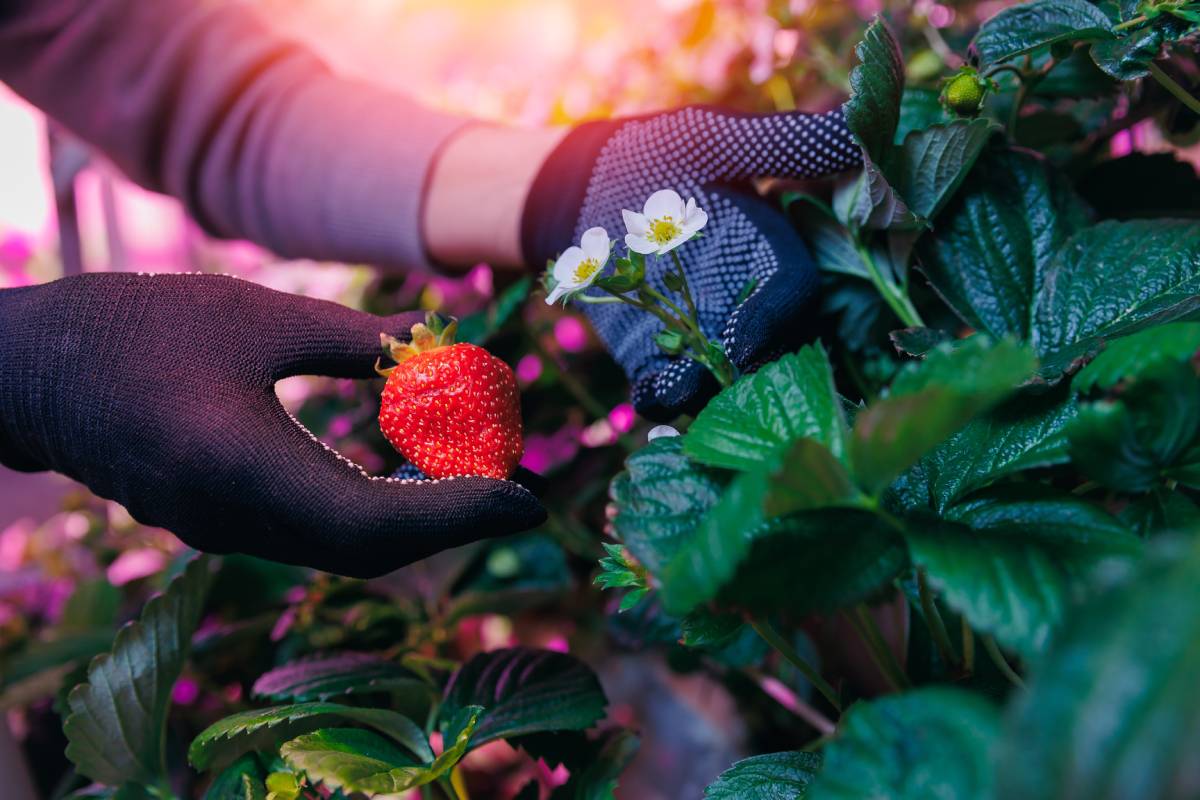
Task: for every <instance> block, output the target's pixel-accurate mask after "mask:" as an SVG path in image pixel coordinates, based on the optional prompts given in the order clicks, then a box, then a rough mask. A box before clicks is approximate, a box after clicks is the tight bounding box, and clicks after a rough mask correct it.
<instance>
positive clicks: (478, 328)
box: [458, 277, 533, 345]
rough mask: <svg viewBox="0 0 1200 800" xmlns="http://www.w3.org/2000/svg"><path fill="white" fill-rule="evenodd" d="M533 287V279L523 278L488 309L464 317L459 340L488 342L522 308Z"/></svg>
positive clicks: (505, 291)
mask: <svg viewBox="0 0 1200 800" xmlns="http://www.w3.org/2000/svg"><path fill="white" fill-rule="evenodd" d="M532 289H533V280H532V279H531V278H528V277H525V278H521V279H520V280H519V281H517V282H516V283H514V284H513V285H512V286H509V287H508V288H507V289H505V290H504V291H503V292H502V293H501V294H500V296H499V297H497V298H496V302H495V303H493V304H492V305H491V307H489V308H488V309H487V310H486V311H482V312H479V313H477V314H471V315H469V316H466V317H463V318H462V319H461V320H459V322H458V340H459V341H460V342H470V343H472V344H479V345H482V344H484V343H485V342H487V341H488V340H489V339H491V338H492V337H493V336H495V335H496V334H497V333H498V332H499V331H500V329H501V328H503V327H504V325H505V324H506V323H507V322H508V321H509V320H510V319H512V317H513V315H514V314H516V312H517V311H519V310H520V308H521V306H522V304H524V302H525V300H526V298H528V297H529V292H530V291H531V290H532Z"/></svg>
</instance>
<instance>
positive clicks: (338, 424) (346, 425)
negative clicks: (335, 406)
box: [329, 414, 354, 439]
mask: <svg viewBox="0 0 1200 800" xmlns="http://www.w3.org/2000/svg"><path fill="white" fill-rule="evenodd" d="M353 427H354V425H353V423H352V422H351V421H350V418H349V417H348V416H346V415H345V414H338V415H337V416H336V417H334V418H333V419H331V420H329V435H330V436H331V437H333V438H334V439H341V438H342V437H343V436H348V435H349V434H350V431H351V429H352V428H353Z"/></svg>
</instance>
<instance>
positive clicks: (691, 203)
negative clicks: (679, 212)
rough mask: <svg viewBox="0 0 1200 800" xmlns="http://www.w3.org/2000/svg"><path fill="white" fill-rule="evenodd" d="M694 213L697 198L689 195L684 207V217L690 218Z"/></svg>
mask: <svg viewBox="0 0 1200 800" xmlns="http://www.w3.org/2000/svg"><path fill="white" fill-rule="evenodd" d="M694 213H696V198H694V197H689V198H688V201H687V205H686V206H684V207H683V218H684V219H688V218H689V217H691V216H692V214H694Z"/></svg>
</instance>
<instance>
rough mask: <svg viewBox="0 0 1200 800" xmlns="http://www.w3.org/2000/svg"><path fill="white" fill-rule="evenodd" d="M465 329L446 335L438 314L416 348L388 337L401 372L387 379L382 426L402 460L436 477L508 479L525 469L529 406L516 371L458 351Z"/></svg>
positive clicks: (419, 329) (416, 337) (471, 350)
mask: <svg viewBox="0 0 1200 800" xmlns="http://www.w3.org/2000/svg"><path fill="white" fill-rule="evenodd" d="M457 327H458V325H457V323H455V322H451V323H450V324H449V325H448V326H446V327H445V328H444V329H443V328H442V324H441V320H440V319H439V318H438V317H437V315H435V314H430V315H429V317H428V319H427V320H426V323H425V324H420V323H418V324H417V325H414V326H413V329H412V342H411V343H405V342H400V341H397V340H396V339H393V338H392V337H390V336H387V335H383V336H381V337H380V338H381V340H382V342H383V346H384V349H385V351H387V353H388V354H389V355H390V356H391V357H392V358H393V359H395V361H396V366H394V367H391V368H389V369H380V368H379V366H378V364H377V365H376V370H377V371H378V372H379V374H380V375H385V376H387V379H388V380H387V385H386V386H384V388H383V405H382V407H381V408H380V409H379V427H380V429H381V430H382V431H383V435H384V436H386V437H387V440H388V441H389V442H391V443H392V446H393V447H395V448H396V449H397V450H399V451H400V453H401V454H402V455H403V456H404V457H405V458H407V459H408V460H409V461H411V462H412V463H413V464H415V465H417V467H419V468H420V469H421V471H422V472H424V473H425V474H426V475H428V476H429V477H431V478H447V477H450V476H452V475H482V476H485V477H488V478H507V477H509V476H510V475H512V473H513V471H514V470H515V469H516V468H517V462H518V461H520V460H521V453H522V452H523V450H524V445H523V444H522V441H521V399H520V396H519V394H518V393H517V379H516V377H515V376H514V375H513V373H512V370H511V369H509V367H508V365H507V364H505V363H504V362H503V361H501V360H500V359H498V358H496V357H495V356H494V355H492V354H491V353H489V352H488V351H487V350H484V349H483V348H482V347H477V346H475V345H473V344H466V343H462V344H454V332H455V329H456V328H457Z"/></svg>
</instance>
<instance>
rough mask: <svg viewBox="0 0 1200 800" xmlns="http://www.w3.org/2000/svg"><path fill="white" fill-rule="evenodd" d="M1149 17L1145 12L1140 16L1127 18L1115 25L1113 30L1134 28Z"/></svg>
mask: <svg viewBox="0 0 1200 800" xmlns="http://www.w3.org/2000/svg"><path fill="white" fill-rule="evenodd" d="M1147 19H1149V17H1147V16H1146V15H1145V14H1139V15H1138V16H1136V17H1134V18H1133V19H1127V20H1125V21H1124V22H1121V23H1118V24H1116V25H1113V30H1114V31H1123V30H1127V29H1129V28H1133V27H1136V26H1138V25H1141V24H1142V23H1143V22H1145V21H1146V20H1147Z"/></svg>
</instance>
